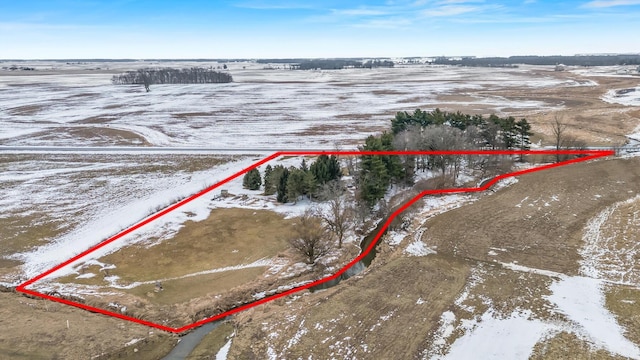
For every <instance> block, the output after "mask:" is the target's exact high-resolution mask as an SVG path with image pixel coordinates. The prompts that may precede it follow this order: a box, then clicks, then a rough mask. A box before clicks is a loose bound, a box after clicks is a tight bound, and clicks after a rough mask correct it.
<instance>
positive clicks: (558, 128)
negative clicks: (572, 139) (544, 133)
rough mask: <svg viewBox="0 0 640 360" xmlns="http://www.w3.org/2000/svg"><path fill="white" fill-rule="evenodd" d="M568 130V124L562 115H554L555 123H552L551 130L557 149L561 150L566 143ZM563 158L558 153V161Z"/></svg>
mask: <svg viewBox="0 0 640 360" xmlns="http://www.w3.org/2000/svg"><path fill="white" fill-rule="evenodd" d="M566 130H567V124H565V123H564V122H563V121H562V116H560V115H558V114H555V115H554V116H553V123H552V124H551V132H552V134H553V140H554V142H555V146H556V151H560V149H561V148H562V147H563V145H564V141H565V135H566V134H565V133H566ZM561 159H562V157H561V156H560V154H556V162H560V161H561Z"/></svg>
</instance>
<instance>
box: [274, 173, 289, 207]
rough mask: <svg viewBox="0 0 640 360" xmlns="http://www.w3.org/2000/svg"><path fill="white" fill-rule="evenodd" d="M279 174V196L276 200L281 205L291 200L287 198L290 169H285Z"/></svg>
mask: <svg viewBox="0 0 640 360" xmlns="http://www.w3.org/2000/svg"><path fill="white" fill-rule="evenodd" d="M274 172H275V171H274ZM279 173H280V176H279V177H278V186H277V191H278V195H277V197H276V200H277V201H278V202H280V203H286V202H287V201H288V200H289V199H288V198H287V182H288V181H289V169H287V168H284V167H283V169H282V171H279Z"/></svg>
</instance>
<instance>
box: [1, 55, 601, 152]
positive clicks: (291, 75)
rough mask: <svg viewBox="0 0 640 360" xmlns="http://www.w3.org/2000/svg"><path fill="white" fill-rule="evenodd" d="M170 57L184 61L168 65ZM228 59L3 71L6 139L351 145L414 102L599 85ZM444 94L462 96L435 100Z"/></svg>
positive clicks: (489, 103) (505, 103)
mask: <svg viewBox="0 0 640 360" xmlns="http://www.w3.org/2000/svg"><path fill="white" fill-rule="evenodd" d="M109 65H110V66H112V69H113V67H115V66H117V68H118V69H120V70H122V71H123V70H125V69H131V68H136V67H140V66H141V64H140V63H132V64H129V65H127V64H126V63H124V64H94V66H103V68H104V67H105V66H109ZM171 65H174V66H175V65H178V64H163V65H162V66H171ZM231 65H232V66H230V70H229V71H230V73H231V74H232V75H233V76H234V82H233V83H228V84H205V85H203V84H197V85H155V86H152V91H151V92H150V93H145V92H144V91H143V89H142V87H140V86H115V85H111V83H110V78H111V75H112V74H111V73H95V74H92V73H91V72H87V71H84V72H83V73H65V72H64V71H60V72H58V73H55V72H53V73H51V74H49V73H47V74H48V75H38V72H37V71H36V72H34V73H30V74H29V75H28V76H27V75H25V76H17V75H15V74H9V75H7V74H6V73H5V75H4V76H3V75H2V74H1V73H0V119H2V120H0V123H1V125H2V126H1V127H0V145H58V146H69V145H75V146H79V145H113V142H114V139H115V138H117V139H118V141H120V142H122V144H126V145H149V144H150V145H156V146H196V147H212V148H247V147H252V148H270V149H273V148H310V147H313V148H334V146H335V144H342V145H351V146H352V145H353V144H354V143H355V142H358V141H360V140H361V139H362V138H364V137H366V135H368V134H371V133H375V132H379V131H381V130H383V129H386V128H387V126H388V121H389V120H390V119H391V118H392V117H393V115H394V114H395V113H396V112H397V111H402V110H409V111H411V110H412V109H415V108H418V107H421V108H431V107H434V105H438V106H445V107H446V106H450V107H452V108H455V107H456V106H461V105H464V106H467V107H471V108H472V109H477V111H483V112H498V113H500V112H501V111H502V109H505V108H509V109H521V110H544V109H552V108H554V105H551V104H545V103H543V102H540V101H526V100H522V99H519V100H510V99H506V98H503V97H499V96H495V95H479V94H477V92H478V91H482V90H495V89H510V88H513V87H520V88H522V87H524V88H545V87H558V86H560V87H563V86H566V87H574V86H592V85H593V84H591V83H590V82H589V81H586V82H577V81H575V80H563V79H557V78H553V77H550V76H549V77H541V76H538V75H532V74H531V72H530V69H529V68H528V67H523V68H521V69H510V70H508V71H505V70H497V69H488V68H462V67H426V66H411V67H398V68H394V69H373V70H366V69H347V70H339V71H291V70H262V69H259V68H256V67H257V64H251V63H248V64H246V65H243V66H248V68H247V69H242V68H241V67H240V65H239V64H231ZM42 66H44V65H42ZM57 66H58V67H59V68H63V67H64V65H60V64H58V65H57ZM183 66H184V64H183ZM445 95H463V96H464V99H455V98H446V99H438V98H439V97H441V96H445ZM116 132H117V133H116Z"/></svg>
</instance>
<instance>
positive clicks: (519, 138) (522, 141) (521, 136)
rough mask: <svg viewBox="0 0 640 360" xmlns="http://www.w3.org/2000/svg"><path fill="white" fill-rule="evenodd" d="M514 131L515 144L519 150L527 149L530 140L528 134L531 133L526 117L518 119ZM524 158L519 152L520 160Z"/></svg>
mask: <svg viewBox="0 0 640 360" xmlns="http://www.w3.org/2000/svg"><path fill="white" fill-rule="evenodd" d="M515 132H516V146H517V147H518V149H520V150H523V151H525V150H529V149H530V148H531V146H530V145H531V140H530V136H531V135H533V133H532V132H531V124H529V123H528V122H527V119H520V120H518V122H516V124H515ZM523 160H524V154H520V161H523Z"/></svg>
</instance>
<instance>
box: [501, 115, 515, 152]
mask: <svg viewBox="0 0 640 360" xmlns="http://www.w3.org/2000/svg"><path fill="white" fill-rule="evenodd" d="M500 125H501V126H500V127H501V128H502V129H501V130H502V142H503V143H504V147H505V148H507V149H513V147H514V146H515V145H516V119H515V118H514V117H513V116H509V117H508V118H504V119H500Z"/></svg>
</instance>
